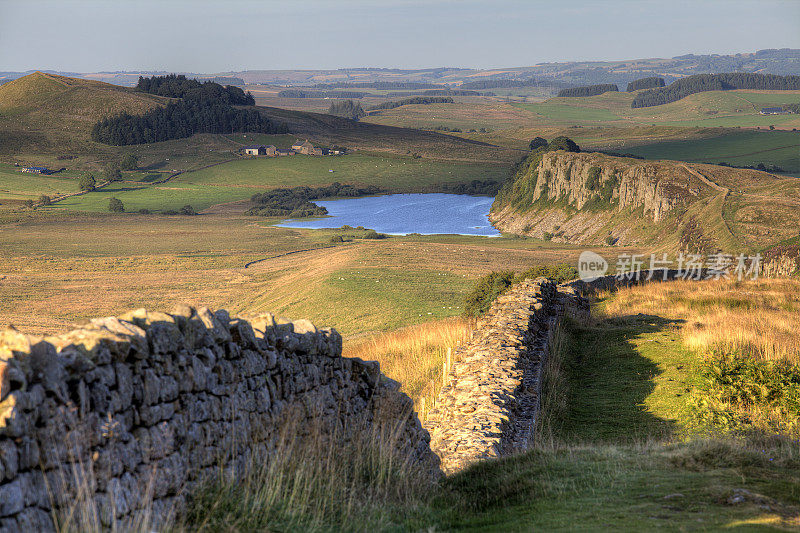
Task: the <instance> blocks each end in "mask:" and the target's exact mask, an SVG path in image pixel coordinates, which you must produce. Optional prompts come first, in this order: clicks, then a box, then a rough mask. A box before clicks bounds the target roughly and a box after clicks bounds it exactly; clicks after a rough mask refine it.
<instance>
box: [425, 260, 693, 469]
mask: <svg viewBox="0 0 800 533" xmlns="http://www.w3.org/2000/svg"><path fill="white" fill-rule="evenodd" d="M678 275H679V272H678V271H676V270H667V271H663V270H660V271H654V272H653V273H652V275H650V273H649V272H647V271H645V272H643V273H642V275H641V276H640V277H638V278H634V277H617V276H603V277H599V278H596V279H594V280H590V281H582V280H575V281H572V282H569V283H564V284H562V285H558V286H557V285H556V284H555V283H554V282H552V281H550V280H547V279H545V278H538V279H535V280H526V281H523V282H521V283H518V284H516V285H514V286H513V287H512V288H511V289H509V290H508V291H507V292H505V293H504V294H503V295H501V296H500V297H498V298H497V299H496V300H495V301H494V303H493V304H492V308H491V309H490V310H489V311H488V312H487V313H486V315H484V316H483V317H482V318H481V320H480V322H479V324H478V325H477V327H476V328H475V331H474V333H473V336H472V338H471V339H470V341H469V342H468V343H466V344H465V345H464V346H462V347H460V348H459V349H457V350H456V353H455V363H453V365H452V369H451V371H450V373H449V375H448V376H447V379H446V383H445V384H444V386H443V387H442V389H441V391H440V393H439V395H438V397H437V401H436V406H435V407H434V408H433V409H431V410H430V412H429V413H428V418H427V420H426V421H425V423H424V425H425V427H426V428H427V429H428V431H430V434H431V449H432V450H433V451H434V452H435V453H436V454H437V455H439V457H440V458H441V461H442V469H443V470H444V471H445V472H446V473H451V472H455V471H458V470H461V469H463V468H465V467H466V466H469V465H470V464H472V463H475V462H477V461H481V460H484V459H489V458H493V457H500V456H502V455H508V454H511V453H515V452H520V451H524V450H525V449H527V448H528V447H529V446H530V445H531V443H532V440H533V437H534V430H535V427H536V423H537V418H538V412H539V404H540V393H541V387H542V374H543V370H544V368H545V365H546V362H547V358H548V357H549V355H550V352H551V350H552V348H553V340H554V337H555V334H556V331H557V328H558V326H559V325H560V322H561V320H562V319H563V318H564V317H565V316H570V317H573V318H578V319H581V318H587V317H588V316H589V300H588V299H587V298H588V297H589V296H591V295H592V294H594V293H595V292H597V291H613V290H616V289H618V288H621V287H628V286H631V285H637V284H640V283H647V282H655V281H669V280H674V279H675V278H677V277H678Z"/></svg>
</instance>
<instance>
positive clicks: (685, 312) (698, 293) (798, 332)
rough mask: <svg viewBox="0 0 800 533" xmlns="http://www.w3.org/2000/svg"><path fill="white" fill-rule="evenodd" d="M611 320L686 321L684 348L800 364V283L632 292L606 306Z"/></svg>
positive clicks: (712, 284)
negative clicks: (654, 318)
mask: <svg viewBox="0 0 800 533" xmlns="http://www.w3.org/2000/svg"><path fill="white" fill-rule="evenodd" d="M604 311H605V313H607V314H608V315H610V316H617V317H619V316H629V315H633V314H636V313H644V314H652V315H658V316H660V317H663V318H672V319H682V320H684V321H685V322H684V323H683V326H682V329H681V333H682V337H683V340H684V342H685V344H686V345H687V346H688V347H689V348H692V349H694V350H697V351H698V352H720V353H734V352H736V353H740V354H743V355H745V356H748V357H753V358H756V359H759V360H773V361H774V360H780V359H786V360H789V361H791V362H793V363H799V362H800V344H799V343H798V341H797V339H798V338H800V280H796V279H760V280H756V281H742V282H739V281H727V280H708V281H702V282H692V281H677V282H672V283H657V284H651V285H643V286H639V287H632V288H630V289H625V290H622V291H619V293H618V294H616V295H615V297H614V298H612V299H610V300H608V301H607V302H605V305H604Z"/></svg>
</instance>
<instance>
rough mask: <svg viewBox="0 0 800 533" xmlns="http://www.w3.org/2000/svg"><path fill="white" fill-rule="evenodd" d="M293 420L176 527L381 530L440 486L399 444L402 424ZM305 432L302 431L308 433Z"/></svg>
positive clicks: (204, 491)
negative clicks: (330, 424) (330, 428)
mask: <svg viewBox="0 0 800 533" xmlns="http://www.w3.org/2000/svg"><path fill="white" fill-rule="evenodd" d="M303 425H305V424H304V423H303V422H300V423H299V424H287V425H286V426H285V427H284V428H283V431H282V432H281V434H280V437H279V438H278V441H277V443H276V446H275V449H274V451H273V452H271V453H270V454H269V456H268V457H255V458H254V460H253V461H251V463H250V464H249V465H248V466H247V467H246V468H245V470H244V471H243V472H242V471H239V472H236V473H235V474H233V475H230V474H229V475H225V474H223V473H221V475H220V476H219V478H218V479H217V480H214V481H212V482H210V483H208V484H206V485H205V486H203V487H202V488H201V489H200V490H198V491H197V492H196V493H195V494H194V496H193V497H192V498H191V500H190V507H189V510H188V512H187V513H186V514H185V515H184V516H182V517H181V518H180V519H179V520H178V521H177V522H176V524H175V526H174V529H175V530H176V531H186V532H189V531H191V532H202V531H209V532H210V531H377V530H385V529H388V528H389V526H390V524H391V520H392V516H391V515H392V511H393V510H395V509H397V508H399V507H405V508H409V509H411V508H414V507H415V506H416V505H418V504H419V502H420V501H421V500H420V499H421V498H422V497H424V495H425V494H426V493H428V492H429V491H430V490H432V489H433V486H434V485H433V483H434V479H433V478H432V477H431V476H430V473H429V472H425V471H424V470H423V469H421V468H420V467H419V466H417V465H414V464H412V463H411V462H410V461H409V458H408V457H403V456H401V455H400V454H399V453H398V452H397V451H396V446H397V444H398V441H399V430H400V429H401V428H400V426H399V425H398V424H397V423H396V422H394V423H384V424H375V425H373V426H372V427H371V428H361V429H363V430H362V431H353V428H348V430H347V435H345V434H344V433H343V432H342V431H334V432H333V433H330V432H327V431H323V428H322V425H321V424H319V423H312V424H311V427H310V428H308V427H302V426H303ZM300 435H302V437H301V436H300Z"/></svg>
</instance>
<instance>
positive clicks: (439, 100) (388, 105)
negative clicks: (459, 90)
mask: <svg viewBox="0 0 800 533" xmlns="http://www.w3.org/2000/svg"><path fill="white" fill-rule="evenodd" d="M452 103H453V99H452V98H450V97H443V96H415V97H413V98H406V99H405V100H397V101H394V102H383V103H382V104H378V105H376V106H375V107H373V108H372V110H378V109H394V108H396V107H400V106H404V105H413V104H423V105H429V104H452Z"/></svg>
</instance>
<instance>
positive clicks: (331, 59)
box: [0, 0, 800, 73]
mask: <svg viewBox="0 0 800 533" xmlns="http://www.w3.org/2000/svg"><path fill="white" fill-rule="evenodd" d="M786 47H788V48H800V0H687V1H684V0H656V1H650V0H617V1H611V0H608V1H603V0H546V1H538V0H527V1H526V0H484V1H478V0H372V1H367V0H282V1H272V0H262V1H256V0H218V1H210V0H192V1H189V0H158V1H155V0H0V71H2V70H13V71H24V70H29V69H53V70H61V71H75V72H95V71H99V70H140V69H141V70H168V71H183V72H199V73H214V72H225V71H236V70H248V69H250V70H255V69H328V68H330V69H335V68H342V67H359V66H374V67H397V68H424V67H438V66H456V67H476V68H488V67H502V66H525V65H533V64H536V63H540V62H546V61H568V60H608V59H633V58H647V57H673V56H676V55H681V54H686V53H697V54H703V53H719V54H728V53H736V52H752V51H755V50H757V49H762V48H786Z"/></svg>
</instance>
